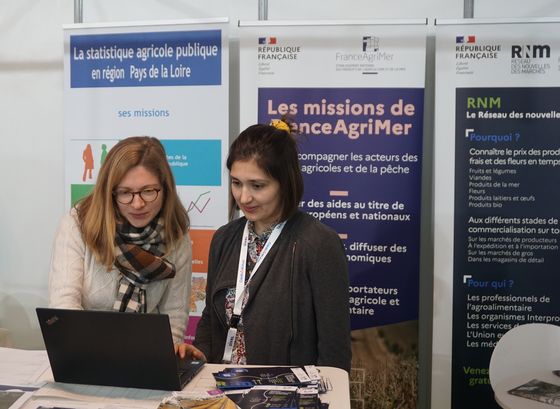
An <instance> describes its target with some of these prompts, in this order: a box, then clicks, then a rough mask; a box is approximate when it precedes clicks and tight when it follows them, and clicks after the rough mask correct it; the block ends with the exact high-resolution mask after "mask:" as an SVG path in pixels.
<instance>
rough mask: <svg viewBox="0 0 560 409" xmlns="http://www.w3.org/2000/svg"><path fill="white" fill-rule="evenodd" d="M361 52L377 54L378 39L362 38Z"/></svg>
mask: <svg viewBox="0 0 560 409" xmlns="http://www.w3.org/2000/svg"><path fill="white" fill-rule="evenodd" d="M362 51H363V52H364V53H365V52H368V51H369V52H377V51H379V37H372V36H364V37H363V38H362Z"/></svg>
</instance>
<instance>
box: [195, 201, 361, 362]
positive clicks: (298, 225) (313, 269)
mask: <svg viewBox="0 0 560 409" xmlns="http://www.w3.org/2000/svg"><path fill="white" fill-rule="evenodd" d="M245 222H246V219H245V218H241V219H238V220H234V221H233V222H230V223H229V224H227V225H225V226H223V227H221V228H220V229H219V230H218V231H216V233H215V234H214V237H213V239H212V244H211V247H210V257H209V263H208V281H207V287H206V307H205V308H204V312H203V313H202V318H201V320H200V322H199V324H198V328H197V332H196V338H195V341H194V345H195V346H196V347H198V348H200V349H201V350H202V351H203V352H204V354H205V355H206V357H207V358H208V361H209V362H214V363H219V362H221V359H222V355H223V352H224V345H225V340H226V334H227V331H228V324H227V322H226V314H225V295H226V292H227V289H228V288H232V287H235V281H236V276H237V265H238V261H239V251H240V248H241V238H242V235H243V228H244V226H245ZM249 286H250V287H249V300H248V301H247V305H246V306H245V310H244V311H243V324H244V329H245V347H246V351H247V352H246V353H247V363H248V364H262V365H307V364H316V365H324V366H335V367H338V368H342V369H345V370H346V371H349V370H350V360H351V349H350V316H349V303H348V266H347V263H346V256H345V254H344V249H343V246H342V243H341V241H340V239H339V237H338V235H337V234H336V232H335V231H334V230H332V229H331V228H329V227H327V226H325V225H323V224H322V223H320V222H319V221H317V220H316V219H314V218H313V217H311V216H309V215H307V214H305V213H302V212H298V213H296V214H295V215H294V216H293V217H291V218H290V219H289V220H288V222H287V223H286V226H285V227H284V229H283V231H282V233H281V235H280V237H279V238H278V240H277V241H276V243H275V244H274V246H273V247H272V249H271V250H270V253H269V254H268V256H267V257H266V258H265V260H264V261H263V263H262V265H261V266H260V267H259V269H258V270H257V272H256V274H255V276H254V277H253V278H252V280H251V283H250V284H249Z"/></svg>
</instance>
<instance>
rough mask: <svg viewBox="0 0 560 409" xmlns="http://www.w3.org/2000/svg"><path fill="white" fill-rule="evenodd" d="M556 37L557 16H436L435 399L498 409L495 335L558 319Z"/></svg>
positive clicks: (457, 408) (559, 55) (559, 90)
mask: <svg viewBox="0 0 560 409" xmlns="http://www.w3.org/2000/svg"><path fill="white" fill-rule="evenodd" d="M558 33H560V20H554V21H551V20H544V19H539V20H512V19H509V20H497V21H494V20H492V21H490V20H468V21H465V20H461V21H457V20H454V21H451V20H443V21H439V20H438V21H437V23H436V110H435V112H436V117H435V118H436V122H435V125H436V138H435V170H434V173H435V216H434V220H435V228H434V235H435V236H434V244H435V260H434V264H435V279H434V333H433V335H434V336H433V368H432V369H433V379H432V406H433V407H437V408H453V409H461V408H465V409H467V408H469V409H470V408H497V407H498V405H497V404H496V402H495V401H494V396H493V392H492V389H491V386H490V384H489V377H488V367H489V361H490V357H491V354H492V351H493V348H494V346H495V345H496V343H497V342H498V341H499V339H500V338H501V337H502V336H503V335H504V334H505V333H506V332H507V331H508V330H509V329H511V328H513V327H515V326H517V325H520V324H525V323H530V322H538V323H549V324H556V325H557V324H558V323H559V322H560V316H559V311H560V297H559V295H558V287H559V284H560V283H559V279H558V274H557V270H558V265H559V264H560V253H559V252H558V248H559V247H558V244H559V243H558V240H559V234H560V224H559V219H560V212H559V210H558V205H557V203H558V201H559V199H560V189H558V186H559V182H560V136H559V135H560V134H559V130H560V65H559V61H560V35H559V34H558ZM512 359H514V358H513V357H512Z"/></svg>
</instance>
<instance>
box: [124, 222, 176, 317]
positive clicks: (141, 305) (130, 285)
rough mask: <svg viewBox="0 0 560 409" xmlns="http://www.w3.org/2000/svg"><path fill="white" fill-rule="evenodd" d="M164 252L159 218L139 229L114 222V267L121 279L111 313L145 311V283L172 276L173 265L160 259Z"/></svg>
mask: <svg viewBox="0 0 560 409" xmlns="http://www.w3.org/2000/svg"><path fill="white" fill-rule="evenodd" d="M164 252H165V241H164V237H163V221H162V220H161V218H159V217H158V218H156V219H154V220H153V221H152V222H151V223H150V224H148V225H147V226H146V227H142V228H136V227H134V226H132V225H130V224H129V223H127V222H120V221H118V222H117V234H116V236H115V256H116V257H115V267H116V268H117V269H118V270H119V271H120V272H121V279H120V281H119V289H118V292H117V299H116V301H115V304H114V305H113V309H114V310H117V311H121V312H123V311H126V312H146V311H147V305H146V286H147V284H149V283H151V282H152V281H158V280H165V279H168V278H173V277H175V266H174V265H173V264H172V263H170V262H169V261H167V260H165V259H164V258H163V257H162V255H163V254H164Z"/></svg>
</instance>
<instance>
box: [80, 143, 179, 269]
mask: <svg viewBox="0 0 560 409" xmlns="http://www.w3.org/2000/svg"><path fill="white" fill-rule="evenodd" d="M136 166H143V167H144V168H146V170H148V171H150V172H151V173H153V174H154V175H155V176H157V177H158V179H159V181H160V183H161V185H162V187H163V195H164V197H163V205H162V208H161V212H160V214H161V217H162V218H163V222H164V234H165V241H166V251H167V252H168V253H169V251H170V250H172V249H173V248H174V247H175V246H177V245H178V244H179V242H180V241H181V240H182V239H183V238H184V236H185V234H187V231H188V229H189V217H188V215H187V211H186V209H185V207H184V206H183V204H182V203H181V201H180V199H179V197H178V196H177V189H176V187H175V179H174V178H173V174H172V173H171V168H170V167H169V163H168V162H167V157H166V155H165V150H164V148H163V145H162V144H161V142H160V141H159V140H157V139H156V138H153V137H149V136H133V137H129V138H126V139H123V140H121V141H120V142H118V143H117V144H116V145H115V146H114V147H113V148H112V149H111V150H110V151H109V153H108V154H107V157H106V158H105V161H104V162H103V165H102V166H101V169H100V170H99V176H98V177H97V183H96V184H95V187H94V188H93V191H92V192H91V194H89V195H88V196H86V197H85V198H84V199H82V200H81V201H80V202H78V204H77V205H76V209H77V212H78V221H79V224H80V229H81V233H82V237H83V239H84V242H85V244H86V245H87V246H88V247H89V248H90V249H91V250H92V252H93V254H94V255H95V257H96V258H97V260H98V261H99V262H100V263H102V264H103V265H105V266H106V267H107V268H108V269H110V267H111V265H112V264H113V262H114V260H115V251H114V247H115V233H116V221H117V219H118V218H120V215H119V212H118V210H117V205H116V203H115V200H114V198H113V191H114V189H115V188H116V186H117V185H118V184H119V183H120V181H121V180H122V178H123V177H124V176H125V174H126V173H127V172H128V171H129V170H130V169H132V168H134V167H136Z"/></svg>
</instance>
